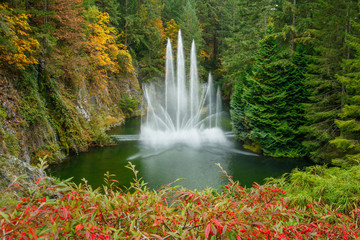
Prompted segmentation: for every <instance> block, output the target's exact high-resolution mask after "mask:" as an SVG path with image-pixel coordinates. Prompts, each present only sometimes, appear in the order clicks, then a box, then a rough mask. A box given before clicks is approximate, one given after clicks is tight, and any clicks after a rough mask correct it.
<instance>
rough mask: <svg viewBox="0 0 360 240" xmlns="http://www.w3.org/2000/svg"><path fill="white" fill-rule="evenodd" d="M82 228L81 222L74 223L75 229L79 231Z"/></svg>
mask: <svg viewBox="0 0 360 240" xmlns="http://www.w3.org/2000/svg"><path fill="white" fill-rule="evenodd" d="M83 228H84V226H83V225H82V224H81V223H79V224H78V225H76V227H75V230H76V231H79V230H81V229H83Z"/></svg>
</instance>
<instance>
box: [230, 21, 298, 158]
mask: <svg viewBox="0 0 360 240" xmlns="http://www.w3.org/2000/svg"><path fill="white" fill-rule="evenodd" d="M299 59H300V58H299ZM299 59H297V58H295V60H294V62H295V63H296V64H297V65H298V66H297V65H296V64H293V63H291V62H286V61H281V55H280V54H279V43H278V41H277V39H276V38H275V36H274V30H273V25H272V24H270V25H269V26H268V29H267V34H266V35H265V37H264V39H262V40H261V41H260V47H259V50H258V53H257V55H256V57H255V64H254V66H253V69H252V73H251V74H248V75H247V76H246V77H245V79H244V83H243V84H238V85H237V88H236V91H235V93H234V97H233V100H232V119H233V120H235V121H234V123H235V124H237V126H238V127H239V128H238V129H236V130H235V133H237V134H238V137H239V138H240V139H241V140H243V141H245V142H252V143H256V144H258V145H259V146H260V147H261V149H262V151H263V152H264V154H266V155H270V156H276V157H299V156H303V155H304V150H303V149H302V147H301V140H302V139H301V136H300V135H301V133H300V131H299V127H300V126H301V125H302V124H303V123H304V113H303V109H301V107H300V106H301V105H300V104H301V102H302V101H304V97H302V96H304V87H303V79H304V78H303V76H302V70H301V68H299V66H300V65H301V62H300V61H299ZM239 86H240V87H239ZM239 95H241V100H240V97H239ZM239 100H240V101H239ZM236 114H238V115H236ZM241 121H243V123H240V122H241ZM234 127H236V126H234Z"/></svg>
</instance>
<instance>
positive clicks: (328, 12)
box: [304, 0, 357, 162]
mask: <svg viewBox="0 0 360 240" xmlns="http://www.w3.org/2000/svg"><path fill="white" fill-rule="evenodd" d="M355 2H356V1H354V0H351V1H345V0H341V1H335V0H332V1H321V0H317V1H316V2H315V4H313V18H312V25H313V29H314V30H312V31H311V33H312V38H313V39H314V40H313V41H312V48H313V49H314V51H313V53H312V55H313V56H312V64H311V65H310V73H311V74H309V75H308V78H307V86H308V88H309V89H311V91H312V92H311V97H310V100H311V101H310V103H309V104H307V105H306V111H307V117H308V119H309V121H310V124H309V125H308V126H306V127H304V130H305V133H306V134H307V138H306V141H304V145H305V146H306V148H307V149H308V151H309V152H310V154H311V157H312V159H314V160H315V161H324V162H330V160H331V159H333V158H335V157H337V156H338V149H337V148H336V147H334V145H333V144H330V141H332V140H333V139H335V138H337V137H338V136H339V135H340V130H339V128H338V126H337V125H336V124H335V119H336V118H337V117H338V114H339V113H340V111H341V108H342V107H343V106H344V96H345V95H344V94H345V92H344V85H343V84H342V83H341V82H339V80H338V79H337V78H336V75H337V74H339V73H341V71H342V69H341V65H340V62H341V60H342V59H343V58H349V53H350V52H349V48H348V47H347V46H346V45H345V44H344V43H345V39H346V34H347V33H349V32H350V24H349V21H350V19H351V18H353V17H354V16H356V15H357V13H356V11H355V10H353V9H356V8H355V7H354V4H355Z"/></svg>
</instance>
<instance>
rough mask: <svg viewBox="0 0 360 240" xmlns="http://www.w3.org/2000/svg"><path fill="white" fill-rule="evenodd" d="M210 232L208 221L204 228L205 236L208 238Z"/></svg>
mask: <svg viewBox="0 0 360 240" xmlns="http://www.w3.org/2000/svg"><path fill="white" fill-rule="evenodd" d="M210 233H211V224H210V223H209V224H208V225H207V226H206V229H205V237H206V238H209V235H210Z"/></svg>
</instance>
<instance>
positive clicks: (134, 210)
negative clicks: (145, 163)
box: [0, 164, 360, 239]
mask: <svg viewBox="0 0 360 240" xmlns="http://www.w3.org/2000/svg"><path fill="white" fill-rule="evenodd" d="M128 167H129V168H130V169H131V170H132V171H133V172H134V174H135V179H134V183H133V184H132V185H131V187H130V188H129V189H126V190H120V189H119V187H118V186H117V181H116V180H115V179H113V178H112V177H113V175H111V174H109V173H107V174H105V179H106V180H105V185H104V187H103V191H102V192H100V190H99V189H96V190H93V189H92V188H91V186H89V185H87V183H86V182H85V183H84V184H80V185H74V184H72V183H68V182H65V183H64V182H61V183H56V184H54V186H51V187H49V186H48V185H46V184H45V183H44V182H43V181H42V179H38V180H37V181H36V186H37V187H36V189H34V190H33V191H31V192H27V191H25V192H26V196H25V195H24V196H20V195H19V196H15V197H16V198H17V199H16V200H15V202H13V203H11V204H6V203H4V202H2V203H1V205H0V210H1V211H0V232H1V234H2V235H3V237H4V239H37V238H40V237H42V238H45V239H64V238H72V239H254V238H258V239H313V238H320V239H321V238H323V239H340V238H341V239H355V238H359V237H360V230H359V226H358V221H359V218H360V210H359V209H354V210H353V211H352V212H350V213H349V214H347V215H346V214H344V213H339V212H337V211H336V210H334V209H332V208H331V206H321V207H319V206H318V205H317V204H308V205H307V206H306V207H298V206H290V205H289V204H288V201H287V199H286V198H284V194H285V191H283V190H281V189H279V188H277V187H271V186H266V187H265V186H260V185H257V184H254V186H253V187H252V188H249V189H246V188H243V187H241V186H240V185H239V183H238V182H234V181H233V180H232V179H231V177H229V176H228V175H227V173H226V172H225V171H224V170H223V169H222V168H221V167H220V168H221V171H222V172H223V174H224V176H225V177H228V179H229V184H227V185H225V187H224V189H223V191H222V192H218V191H216V190H214V189H205V190H203V191H190V190H188V189H184V188H180V187H172V184H169V185H167V186H164V187H162V188H161V189H160V190H158V191H153V190H148V189H147V188H146V184H145V183H144V182H143V181H142V179H138V177H137V171H136V170H135V166H134V165H131V164H129V166H128ZM47 184H48V183H47ZM11 188H20V189H21V188H22V187H21V186H20V185H19V186H16V185H12V186H11Z"/></svg>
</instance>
